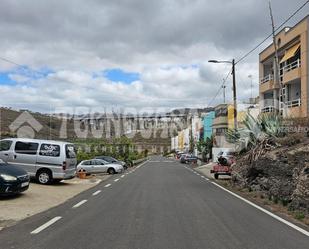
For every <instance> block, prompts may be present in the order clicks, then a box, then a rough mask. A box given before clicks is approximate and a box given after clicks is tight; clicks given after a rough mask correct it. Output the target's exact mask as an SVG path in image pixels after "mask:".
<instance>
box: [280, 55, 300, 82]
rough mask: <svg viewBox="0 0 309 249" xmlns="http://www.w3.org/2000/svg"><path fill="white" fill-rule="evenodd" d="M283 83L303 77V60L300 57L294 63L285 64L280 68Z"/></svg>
mask: <svg viewBox="0 0 309 249" xmlns="http://www.w3.org/2000/svg"><path fill="white" fill-rule="evenodd" d="M280 71H281V72H282V73H281V75H280V76H281V77H282V78H281V80H282V83H287V82H290V81H292V80H295V79H299V78H300V77H301V61H300V59H298V60H296V61H293V62H292V63H290V64H288V65H285V66H284V67H282V68H281V70H280Z"/></svg>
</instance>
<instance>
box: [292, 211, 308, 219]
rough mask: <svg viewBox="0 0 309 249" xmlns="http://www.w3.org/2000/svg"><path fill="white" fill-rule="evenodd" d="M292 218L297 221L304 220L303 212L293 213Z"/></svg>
mask: <svg viewBox="0 0 309 249" xmlns="http://www.w3.org/2000/svg"><path fill="white" fill-rule="evenodd" d="M294 218H295V219H297V220H303V219H305V214H304V213H303V212H295V213H294Z"/></svg>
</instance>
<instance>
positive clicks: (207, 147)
mask: <svg viewBox="0 0 309 249" xmlns="http://www.w3.org/2000/svg"><path fill="white" fill-rule="evenodd" d="M212 147H213V137H211V138H206V140H205V141H204V140H202V141H199V142H198V143H197V150H198V151H199V152H200V153H202V157H203V160H204V161H207V159H211V156H212V153H211V152H212ZM207 157H208V158H207Z"/></svg>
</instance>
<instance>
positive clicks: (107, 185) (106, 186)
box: [104, 184, 112, 188]
mask: <svg viewBox="0 0 309 249" xmlns="http://www.w3.org/2000/svg"><path fill="white" fill-rule="evenodd" d="M110 185H112V184H106V185H105V186H104V187H105V188H108V187H109V186H110Z"/></svg>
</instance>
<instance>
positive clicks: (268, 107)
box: [261, 106, 276, 113]
mask: <svg viewBox="0 0 309 249" xmlns="http://www.w3.org/2000/svg"><path fill="white" fill-rule="evenodd" d="M275 110H276V108H275V107H274V106H266V107H263V108H262V110H261V112H262V113H266V112H274V111H275Z"/></svg>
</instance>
